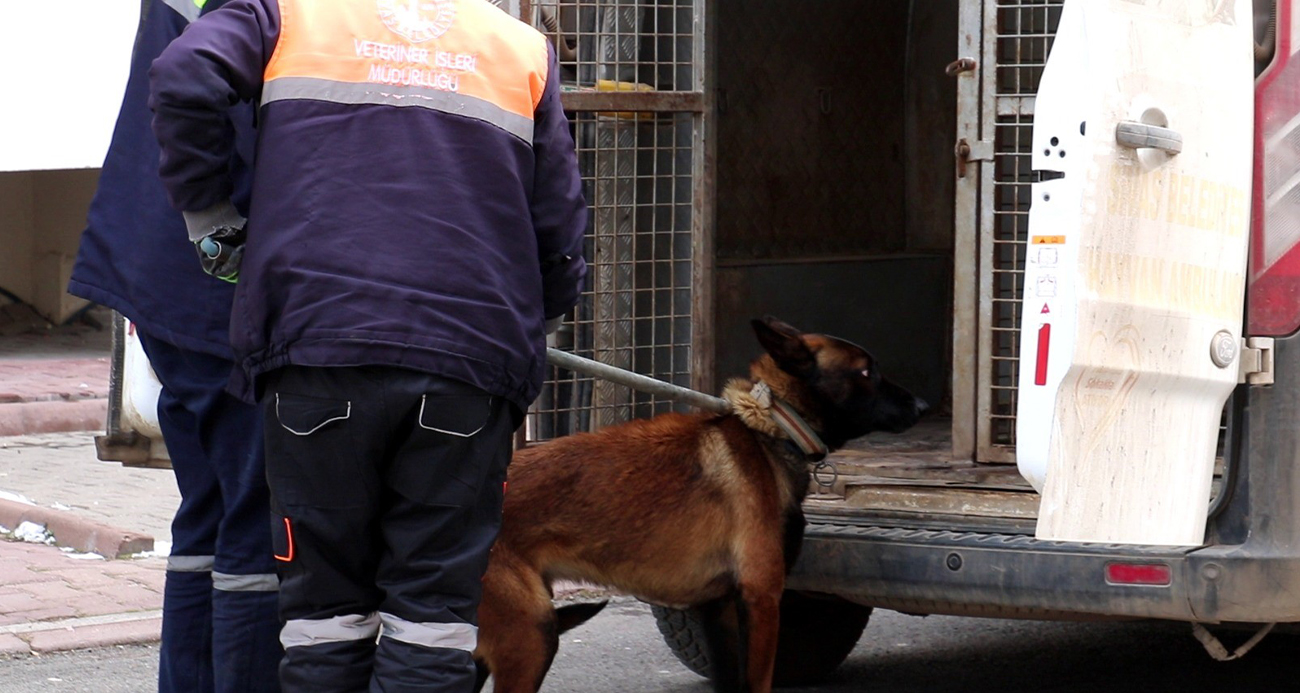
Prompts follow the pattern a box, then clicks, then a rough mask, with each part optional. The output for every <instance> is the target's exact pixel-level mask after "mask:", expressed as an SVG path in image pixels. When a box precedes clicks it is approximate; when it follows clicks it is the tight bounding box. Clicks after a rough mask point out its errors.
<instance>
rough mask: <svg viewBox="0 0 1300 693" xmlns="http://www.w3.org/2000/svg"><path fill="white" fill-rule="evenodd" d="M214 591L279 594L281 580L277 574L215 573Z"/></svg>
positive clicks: (213, 574) (213, 576) (213, 579)
mask: <svg viewBox="0 0 1300 693" xmlns="http://www.w3.org/2000/svg"><path fill="white" fill-rule="evenodd" d="M212 589H214V590H221V591H223V592H278V591H279V590H280V578H278V577H276V575H275V573H258V574H256V575H231V574H229V573H221V572H217V571H213V572H212Z"/></svg>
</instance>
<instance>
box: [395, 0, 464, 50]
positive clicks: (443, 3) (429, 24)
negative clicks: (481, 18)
mask: <svg viewBox="0 0 1300 693" xmlns="http://www.w3.org/2000/svg"><path fill="white" fill-rule="evenodd" d="M378 2H379V18H380V20H382V21H383V22H384V26H386V27H388V28H389V29H391V30H392V31H393V33H395V34H397V35H399V36H402V37H403V38H405V39H406V40H407V41H410V42H412V43H420V42H422V41H428V40H429V39H435V38H438V37H439V36H442V35H443V34H445V33H447V30H448V29H450V28H451V23H452V22H454V21H455V20H456V0H425V1H424V2H421V0H378Z"/></svg>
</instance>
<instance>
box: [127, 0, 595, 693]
mask: <svg viewBox="0 0 1300 693" xmlns="http://www.w3.org/2000/svg"><path fill="white" fill-rule="evenodd" d="M559 79H560V78H559V70H558V67H557V61H556V57H555V52H554V49H553V48H552V47H551V46H550V45H549V43H548V42H547V40H546V39H545V38H544V37H543V36H542V35H541V34H540V33H538V32H537V31H535V30H534V29H532V28H531V27H529V26H527V25H525V24H523V23H521V22H519V21H517V20H515V19H514V18H512V17H510V16H508V15H507V14H505V13H504V12H502V11H501V10H500V9H498V8H496V7H495V6H493V5H492V4H491V3H490V2H487V0H432V1H423V2H406V1H404V0H403V1H398V0H331V1H323V0H278V2H277V0H229V2H227V4H226V5H224V6H223V7H222V8H221V9H219V10H217V11H215V12H211V13H209V14H208V15H207V16H205V17H204V18H202V19H200V20H199V21H197V22H195V23H194V24H192V25H191V26H190V28H189V29H188V30H187V31H186V32H185V34H184V35H182V36H181V37H180V38H179V39H177V40H176V41H175V42H173V43H172V44H171V45H170V46H169V47H168V49H167V50H166V51H165V52H164V53H163V54H162V55H161V56H160V57H159V58H158V60H157V61H155V63H154V65H153V69H152V81H151V84H152V97H151V105H152V107H153V109H154V113H155V115H154V132H155V134H156V135H157V137H158V140H159V143H160V144H161V147H162V158H161V167H160V172H161V175H162V178H163V181H164V183H165V185H166V187H167V190H168V192H169V195H170V197H171V201H172V204H173V205H174V206H175V207H176V208H177V209H179V210H181V211H182V212H183V213H184V215H185V217H186V221H187V225H188V228H189V234H190V240H192V241H194V242H195V247H196V252H197V254H198V256H199V257H200V260H201V261H202V262H203V263H204V267H205V268H207V269H208V271H209V272H211V273H213V274H215V275H218V276H223V277H226V278H228V279H232V280H236V281H237V288H236V292H235V300H234V311H233V316H232V321H231V324H232V327H231V338H232V341H233V343H234V347H235V351H236V355H237V358H238V359H239V362H240V364H241V368H240V369H239V371H238V372H237V373H236V379H235V380H236V382H235V383H234V386H235V390H236V391H238V392H240V393H242V394H243V395H244V396H245V397H247V398H250V399H252V398H256V399H258V400H259V401H260V402H261V405H262V407H263V421H264V428H265V436H266V450H267V465H266V466H267V474H268V479H269V481H270V487H271V495H272V506H273V509H274V511H275V512H276V513H278V515H277V517H276V518H275V520H274V522H275V527H274V532H275V536H274V539H275V541H276V542H278V545H277V546H276V558H278V559H279V561H280V577H281V585H280V615H281V618H282V619H283V620H284V622H285V623H284V626H283V629H282V631H281V635H280V638H281V642H282V643H283V645H284V646H285V657H284V660H283V662H282V664H281V667H280V679H281V683H282V685H283V687H284V690H285V691H290V692H293V691H311V692H312V693H321V692H325V691H361V690H372V691H390V692H391V691H408V690H410V691H415V690H419V691H462V690H465V691H468V690H472V688H473V686H474V684H475V677H476V672H475V667H474V664H473V661H472V658H471V652H472V651H473V650H474V648H475V644H476V634H477V628H476V618H475V612H476V609H477V605H478V601H479V597H480V580H481V577H482V574H483V572H484V570H485V568H486V564H487V557H488V551H489V549H490V547H491V545H492V542H493V541H494V540H495V537H496V533H497V528H498V526H499V523H500V508H501V501H502V493H503V490H502V486H503V482H504V479H505V470H506V465H507V463H508V460H509V457H510V448H511V433H512V431H514V430H515V428H517V426H518V425H519V423H520V422H521V421H522V417H523V412H524V411H525V410H526V408H527V407H528V405H529V404H530V403H531V402H532V400H533V399H534V398H535V397H536V396H537V393H538V391H539V390H540V388H541V383H542V376H543V371H544V366H545V334H546V331H547V329H548V328H553V327H554V326H556V325H557V324H558V321H559V320H560V319H561V318H562V317H563V316H564V315H565V314H566V313H567V312H568V311H569V310H570V309H571V308H572V307H573V306H574V305H575V304H576V302H577V300H578V296H579V293H580V290H581V288H582V283H583V280H584V277H585V274H586V264H585V262H584V260H583V244H584V231H585V228H586V225H587V209H586V204H585V202H584V201H583V195H582V182H581V179H580V176H579V172H578V167H577V158H576V154H575V151H574V144H573V138H572V136H571V134H570V126H569V123H568V120H567V119H566V117H565V115H564V112H563V110H562V108H561V104H560V85H559ZM242 101H254V102H257V103H259V104H260V106H259V111H258V116H259V118H258V132H259V139H258V146H257V151H256V157H255V162H256V163H255V169H254V183H253V192H252V202H251V207H250V209H249V213H248V216H247V220H246V221H245V219H244V217H243V215H241V214H240V213H239V212H238V211H237V210H236V209H235V208H234V207H233V206H232V205H231V204H230V203H229V200H228V198H229V195H230V192H231V183H230V179H229V173H228V167H227V165H226V161H227V159H228V157H229V153H230V151H231V147H232V146H233V143H232V140H231V138H230V126H229V121H228V119H227V113H228V109H229V108H230V107H231V106H232V105H233V104H237V103H240V102H242Z"/></svg>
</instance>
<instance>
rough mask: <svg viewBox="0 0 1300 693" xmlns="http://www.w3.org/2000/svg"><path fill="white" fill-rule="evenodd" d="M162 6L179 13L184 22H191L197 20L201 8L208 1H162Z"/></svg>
mask: <svg viewBox="0 0 1300 693" xmlns="http://www.w3.org/2000/svg"><path fill="white" fill-rule="evenodd" d="M162 2H163V4H164V5H166V6H168V7H170V8H172V9H173V10H176V11H177V12H179V13H180V15H181V16H182V17H184V18H185V21H187V22H192V21H194V20H196V19H198V18H199V13H200V12H202V11H203V6H204V5H205V4H207V2H208V0H162Z"/></svg>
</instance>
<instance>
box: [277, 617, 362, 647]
mask: <svg viewBox="0 0 1300 693" xmlns="http://www.w3.org/2000/svg"><path fill="white" fill-rule="evenodd" d="M378 636H379V614H368V615H366V616H361V615H359V614H347V615H344V616H335V617H333V618H322V619H306V618H299V619H293V620H291V621H287V622H286V623H285V624H284V627H283V628H281V629H280V645H281V646H283V647H284V648H285V649H288V648H290V647H310V646H312V645H324V644H327V643H334V642H351V641H354V640H369V641H371V642H373V641H374V640H375V638H376V637H378Z"/></svg>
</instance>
